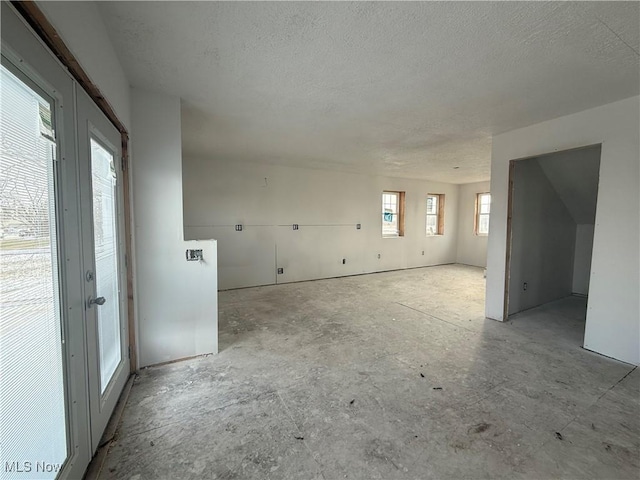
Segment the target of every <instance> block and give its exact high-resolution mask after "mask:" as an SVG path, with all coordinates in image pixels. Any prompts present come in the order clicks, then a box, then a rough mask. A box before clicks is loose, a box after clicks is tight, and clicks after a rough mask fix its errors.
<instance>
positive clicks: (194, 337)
mask: <svg viewBox="0 0 640 480" xmlns="http://www.w3.org/2000/svg"><path fill="white" fill-rule="evenodd" d="M131 99H132V105H131V112H132V122H133V136H132V147H133V148H132V170H133V196H134V200H135V202H134V205H135V233H136V237H135V248H136V267H137V268H136V273H137V285H138V290H137V293H138V298H137V305H138V359H139V363H140V366H141V367H143V366H146V365H152V364H156V363H160V362H166V361H170V360H176V359H180V358H185V357H190V356H194V355H200V354H205V353H217V350H218V333H217V332H218V306H217V303H218V300H217V264H216V261H217V251H216V242H215V241H203V242H188V241H184V240H183V232H182V149H181V147H182V146H181V131H180V99H179V98H177V97H172V96H168V95H163V94H156V93H151V92H147V91H144V90H140V89H132V90H131ZM188 248H202V249H203V250H204V259H205V261H204V262H202V263H200V262H187V261H186V259H185V251H186V249H188Z"/></svg>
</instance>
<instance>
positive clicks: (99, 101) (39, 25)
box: [11, 1, 137, 372]
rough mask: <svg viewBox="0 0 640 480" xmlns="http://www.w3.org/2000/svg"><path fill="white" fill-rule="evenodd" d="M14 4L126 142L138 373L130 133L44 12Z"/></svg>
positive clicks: (131, 308) (129, 258)
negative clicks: (132, 242)
mask: <svg viewBox="0 0 640 480" xmlns="http://www.w3.org/2000/svg"><path fill="white" fill-rule="evenodd" d="M11 4H12V5H13V6H14V7H15V8H16V10H17V11H18V13H20V15H22V17H24V19H25V20H26V21H27V23H28V24H29V25H30V26H31V28H32V29H33V30H34V31H35V32H36V34H37V35H38V36H39V37H40V38H41V39H42V41H43V42H44V43H45V45H47V47H48V48H49V49H50V50H51V52H53V54H54V55H55V56H56V57H57V58H58V59H59V60H60V62H61V63H62V64H63V65H64V66H65V67H66V68H67V70H69V73H71V75H72V76H73V78H74V79H75V80H76V81H77V82H78V84H79V85H80V86H81V87H82V88H83V89H84V90H85V91H86V92H87V94H88V95H89V97H90V98H91V99H92V100H93V101H94V103H95V104H96V105H97V106H98V108H99V109H100V110H101V111H102V113H104V114H105V116H106V117H107V118H108V119H109V121H110V122H111V123H112V124H113V125H114V126H115V127H116V129H117V130H118V131H119V132H120V136H121V139H122V172H123V175H124V181H123V185H124V188H123V190H124V192H123V193H124V208H125V250H126V252H125V255H126V259H127V292H128V298H127V315H128V321H129V349H130V366H131V371H132V372H133V371H136V370H137V360H136V337H135V324H134V312H135V310H134V304H133V264H132V246H131V192H130V189H129V181H130V169H129V148H128V145H129V134H128V132H127V129H126V128H125V126H124V125H123V123H122V122H121V121H120V120H119V119H118V117H117V115H116V113H115V111H114V110H113V108H112V107H111V105H110V104H109V102H108V101H107V100H106V99H105V98H104V96H103V95H102V93H101V92H100V89H99V88H98V87H97V86H96V84H94V83H93V82H92V81H91V79H90V78H89V76H88V75H87V73H86V72H85V71H84V70H83V68H82V66H80V63H79V62H78V60H77V59H76V58H75V56H74V55H73V53H71V51H70V50H69V48H68V47H67V46H66V45H65V43H64V42H63V41H62V39H61V38H60V35H58V32H57V31H56V29H55V28H54V27H53V25H51V23H50V22H49V20H47V17H46V16H45V15H44V13H43V12H42V10H40V8H39V7H38V5H37V4H36V3H35V2H33V1H12V2H11Z"/></svg>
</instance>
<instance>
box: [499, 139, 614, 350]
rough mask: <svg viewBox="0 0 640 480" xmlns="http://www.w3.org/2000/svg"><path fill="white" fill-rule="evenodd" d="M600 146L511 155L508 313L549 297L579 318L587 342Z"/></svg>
mask: <svg viewBox="0 0 640 480" xmlns="http://www.w3.org/2000/svg"><path fill="white" fill-rule="evenodd" d="M600 153H601V145H592V146H587V147H583V148H577V149H572V150H565V151H561V152H554V153H550V154H545V155H540V156H536V157H528V158H525V159H519V160H512V161H511V162H510V165H509V198H508V223H507V263H506V276H505V305H504V318H505V320H506V319H508V318H509V317H512V316H513V315H515V314H517V313H520V312H523V311H525V310H529V309H532V308H535V307H540V306H541V305H545V311H549V309H551V310H553V309H555V310H556V311H557V312H563V315H564V316H563V318H571V319H572V320H574V321H575V325H574V330H576V331H574V332H571V333H570V334H571V335H575V336H576V338H577V337H579V338H580V340H579V341H580V343H581V344H582V343H583V342H584V331H585V325H586V321H587V318H586V314H587V303H588V295H589V281H590V277H591V256H592V249H593V236H594V228H595V219H596V206H597V201H598V184H599V176H600V173H599V172H600ZM561 316H562V315H561ZM527 318H535V316H533V317H532V316H527Z"/></svg>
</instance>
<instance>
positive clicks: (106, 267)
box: [77, 89, 129, 451]
mask: <svg viewBox="0 0 640 480" xmlns="http://www.w3.org/2000/svg"><path fill="white" fill-rule="evenodd" d="M77 118H78V130H77V135H78V158H79V165H80V168H79V172H80V206H81V207H80V208H81V224H82V238H83V242H82V243H83V245H84V251H83V260H84V266H85V273H84V277H85V282H86V284H85V287H86V288H85V297H86V310H85V311H86V325H87V330H86V331H87V347H88V349H87V353H88V362H89V407H90V419H91V444H92V450H93V451H95V450H96V448H97V446H98V445H99V443H100V437H101V436H102V433H103V432H104V429H105V427H106V425H107V422H108V421H109V418H110V416H111V414H112V413H113V409H114V407H115V405H116V402H117V401H118V398H119V396H120V393H121V392H122V389H123V387H124V385H125V383H126V381H127V378H128V376H129V355H128V348H127V344H128V334H127V325H128V323H127V308H126V300H127V291H126V285H127V283H126V266H125V262H124V236H123V232H124V215H123V189H122V182H123V178H122V168H121V167H122V161H121V158H122V155H121V137H120V133H119V132H118V130H116V128H115V127H114V126H113V125H112V124H111V123H110V122H109V120H108V119H107V118H106V117H105V116H104V114H103V113H102V112H101V111H100V110H99V109H98V107H96V105H95V104H94V103H93V102H92V101H91V99H90V98H89V97H88V95H87V94H86V93H85V92H84V91H81V90H80V89H78V90H77Z"/></svg>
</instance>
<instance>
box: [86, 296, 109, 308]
mask: <svg viewBox="0 0 640 480" xmlns="http://www.w3.org/2000/svg"><path fill="white" fill-rule="evenodd" d="M104 302H106V300H105V298H104V297H98V298H93V297H89V307H91V305H104Z"/></svg>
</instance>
